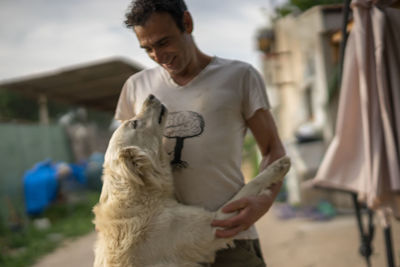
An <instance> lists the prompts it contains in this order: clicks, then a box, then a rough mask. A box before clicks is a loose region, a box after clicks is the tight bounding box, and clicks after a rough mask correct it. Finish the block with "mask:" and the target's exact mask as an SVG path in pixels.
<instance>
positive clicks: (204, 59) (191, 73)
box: [171, 50, 211, 86]
mask: <svg viewBox="0 0 400 267" xmlns="http://www.w3.org/2000/svg"><path fill="white" fill-rule="evenodd" d="M210 62H211V57H210V56H208V55H206V54H203V53H202V52H201V51H199V50H197V51H196V53H195V56H194V57H193V59H192V62H190V64H189V66H188V67H187V69H186V71H185V72H183V73H180V74H178V75H172V74H171V78H172V79H173V80H174V82H175V83H176V84H178V85H180V86H183V85H186V84H188V83H189V82H190V81H192V80H193V79H194V78H195V77H196V76H197V75H198V74H199V73H200V72H201V71H202V70H203V69H204V68H205V67H206V66H207V65H208V64H209V63H210Z"/></svg>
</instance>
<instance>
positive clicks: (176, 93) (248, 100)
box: [115, 0, 285, 267]
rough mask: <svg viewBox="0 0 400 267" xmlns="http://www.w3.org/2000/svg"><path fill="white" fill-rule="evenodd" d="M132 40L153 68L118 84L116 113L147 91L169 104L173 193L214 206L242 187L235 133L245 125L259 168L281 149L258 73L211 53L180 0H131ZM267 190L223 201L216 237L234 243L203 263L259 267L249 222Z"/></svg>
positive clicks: (264, 203)
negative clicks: (196, 36)
mask: <svg viewBox="0 0 400 267" xmlns="http://www.w3.org/2000/svg"><path fill="white" fill-rule="evenodd" d="M126 18H127V19H126V21H125V23H126V25H127V27H131V28H133V30H134V32H135V34H136V36H137V38H138V40H139V43H140V46H141V47H142V48H143V49H145V50H146V52H147V54H148V55H149V57H150V58H151V59H153V60H154V61H155V62H157V63H158V64H159V66H158V67H156V68H152V69H147V70H144V71H142V72H139V73H137V74H134V75H133V76H131V77H130V78H129V79H128V80H127V81H126V83H125V85H124V87H123V90H122V92H121V95H120V99H119V102H118V106H117V109H116V115H115V117H116V119H118V120H126V119H130V118H132V117H133V116H134V115H135V114H136V113H137V112H138V111H139V110H140V107H141V105H142V103H143V101H144V100H145V99H146V97H147V96H148V95H149V94H153V95H155V96H156V97H157V98H158V99H160V100H161V101H162V102H163V103H164V105H166V107H167V108H168V110H169V119H168V123H167V126H166V129H165V132H164V136H165V137H166V138H165V148H166V149H167V152H168V153H169V154H170V156H171V163H172V165H173V167H174V168H173V169H174V179H175V180H174V182H175V189H176V195H177V198H178V199H179V200H180V201H181V202H182V203H185V204H190V205H199V206H203V207H205V208H207V209H209V210H216V209H217V208H219V207H220V206H221V205H222V204H223V203H225V202H226V201H227V200H228V199H230V197H231V196H232V195H233V194H234V193H235V192H236V191H238V190H239V189H240V187H241V186H243V183H244V181H243V175H242V173H241V170H240V166H241V155H242V145H243V139H244V136H245V133H246V130H247V128H249V129H250V130H251V131H252V133H253V135H254V137H255V139H256V141H257V144H258V146H259V148H260V151H261V154H262V156H263V158H262V162H261V169H264V168H265V167H266V166H267V165H268V164H270V163H272V162H273V161H274V160H276V159H278V158H280V157H282V156H284V154H285V151H284V149H283V146H282V144H281V141H280V139H279V137H278V134H277V130H276V127H275V124H274V121H273V118H272V116H271V114H270V112H269V110H268V108H269V103H268V99H267V95H266V93H265V86H264V83H263V81H262V79H261V77H260V75H259V74H258V73H257V72H256V71H255V70H254V68H253V67H251V66H250V65H249V64H246V63H243V62H239V61H233V60H227V59H222V58H219V57H215V56H214V57H211V56H209V55H206V54H204V53H203V52H201V51H200V50H199V49H198V47H197V46H196V44H195V42H194V40H193V37H192V31H193V20H192V18H191V15H190V13H189V12H188V11H187V7H186V5H185V3H184V2H183V0H137V1H134V2H133V3H132V5H131V7H130V8H129V12H128V13H127V14H126ZM280 186H281V185H280V184H279V185H276V186H274V188H272V191H273V194H272V196H270V197H268V196H257V197H251V198H244V199H241V200H238V201H236V202H234V203H231V204H230V205H227V206H226V207H224V211H225V212H227V213H228V212H233V211H239V213H238V215H236V216H234V217H232V218H231V219H228V220H223V221H214V222H213V225H214V226H219V227H221V230H218V231H217V232H216V236H217V237H219V238H221V237H235V243H236V246H235V248H232V249H226V250H221V251H219V252H218V253H217V258H216V262H215V263H214V264H213V265H210V266H214V267H216V266H229V267H236V266H237V267H239V266H241V267H243V266H246V267H256V266H257V267H258V266H265V264H264V262H263V260H262V257H261V253H260V251H259V246H258V241H257V233H256V231H255V229H254V226H253V224H254V223H255V222H256V221H257V220H258V219H259V218H260V217H261V216H262V215H264V214H265V213H266V212H267V211H268V209H269V208H270V207H271V205H272V202H273V200H274V199H275V197H276V195H277V194H278V192H279V188H280Z"/></svg>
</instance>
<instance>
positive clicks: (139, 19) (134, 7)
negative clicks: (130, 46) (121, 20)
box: [125, 0, 187, 31]
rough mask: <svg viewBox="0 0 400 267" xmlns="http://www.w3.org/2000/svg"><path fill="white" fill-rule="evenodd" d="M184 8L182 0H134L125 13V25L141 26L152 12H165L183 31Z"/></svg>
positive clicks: (130, 26)
mask: <svg viewBox="0 0 400 267" xmlns="http://www.w3.org/2000/svg"><path fill="white" fill-rule="evenodd" d="M186 10H187V6H186V4H185V2H184V1H183V0H135V1H133V2H132V3H131V5H130V6H129V9H128V12H127V13H126V14H125V17H126V20H125V25H126V27H128V28H133V27H134V26H143V25H144V24H145V23H146V22H147V20H148V19H149V17H150V16H151V15H152V14H153V13H155V12H160V13H162V12H165V13H168V14H170V15H171V17H172V18H173V19H174V21H175V23H176V26H178V28H179V29H180V30H181V31H185V26H184V25H183V13H184V11H186Z"/></svg>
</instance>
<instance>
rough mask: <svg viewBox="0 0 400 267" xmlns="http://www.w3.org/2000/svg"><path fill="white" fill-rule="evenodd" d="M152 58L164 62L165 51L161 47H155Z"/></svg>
mask: <svg viewBox="0 0 400 267" xmlns="http://www.w3.org/2000/svg"><path fill="white" fill-rule="evenodd" d="M152 59H153V60H154V61H155V62H157V63H162V60H163V53H162V51H161V49H154V50H153V53H152Z"/></svg>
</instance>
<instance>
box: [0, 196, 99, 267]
mask: <svg viewBox="0 0 400 267" xmlns="http://www.w3.org/2000/svg"><path fill="white" fill-rule="evenodd" d="M98 198H99V193H97V192H88V193H86V194H85V197H84V198H83V200H80V201H78V202H76V203H74V204H65V203H57V204H53V205H52V206H51V207H50V208H48V209H47V210H46V211H45V212H44V213H43V214H42V215H41V216H40V217H41V218H47V219H48V220H49V221H50V222H51V225H50V226H49V227H48V228H46V229H44V230H39V229H38V228H37V227H35V226H34V223H33V219H30V218H27V219H26V223H25V226H24V227H23V228H21V229H19V230H13V231H12V230H10V229H7V228H6V227H5V226H4V224H3V225H0V266H3V267H27V266H31V265H33V264H34V263H35V262H36V261H37V260H38V259H39V258H40V257H41V256H43V255H45V254H47V253H49V252H51V251H53V250H54V249H55V248H57V246H58V245H60V244H61V243H62V241H63V240H65V239H68V238H74V237H77V236H81V235H83V234H86V233H89V232H90V231H92V230H93V228H94V227H93V224H92V219H93V215H92V207H93V206H94V204H95V203H96V202H97V201H98Z"/></svg>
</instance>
